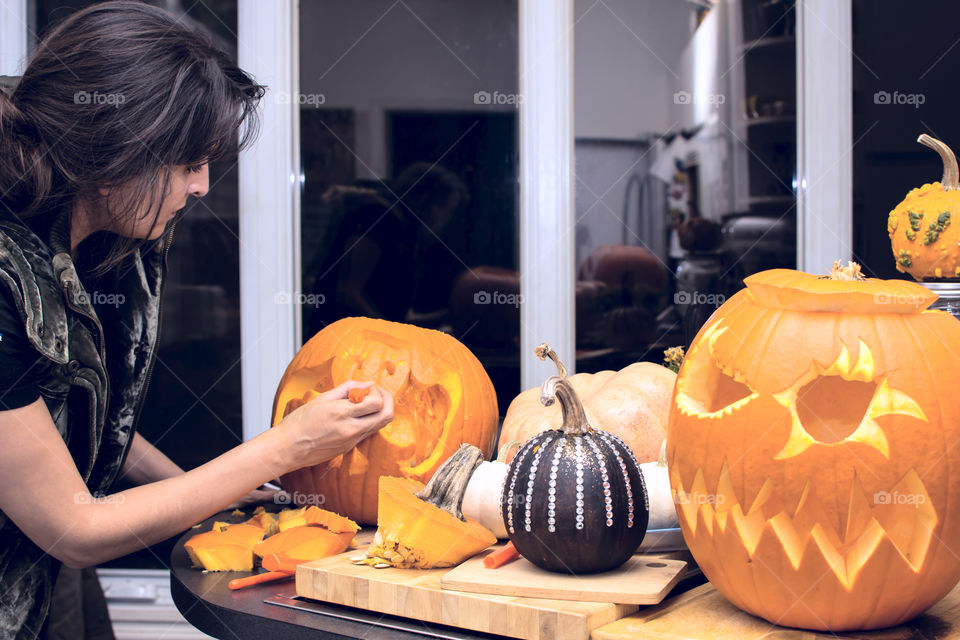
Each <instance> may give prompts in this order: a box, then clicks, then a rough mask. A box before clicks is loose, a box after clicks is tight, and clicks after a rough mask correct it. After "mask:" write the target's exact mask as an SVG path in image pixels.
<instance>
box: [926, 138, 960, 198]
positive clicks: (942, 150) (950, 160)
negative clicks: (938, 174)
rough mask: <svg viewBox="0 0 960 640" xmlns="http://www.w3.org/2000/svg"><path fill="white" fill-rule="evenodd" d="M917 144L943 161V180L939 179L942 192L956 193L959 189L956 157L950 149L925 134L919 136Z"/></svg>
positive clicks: (959, 172) (959, 178)
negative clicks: (934, 153) (928, 149)
mask: <svg viewBox="0 0 960 640" xmlns="http://www.w3.org/2000/svg"><path fill="white" fill-rule="evenodd" d="M917 142H919V143H920V144H922V145H925V146H927V147H930V148H931V149H933V150H934V151H936V152H937V153H939V154H940V159H941V160H943V178H941V179H940V184H941V186H943V190H944V191H956V190H957V189H960V170H958V168H957V157H956V156H955V155H953V151H951V150H950V147H948V146H947V145H945V144H944V143H943V142H941V141H939V140H937V139H936V138H934V137H931V136H928V135H927V134H925V133H922V134H920V137H919V138H917Z"/></svg>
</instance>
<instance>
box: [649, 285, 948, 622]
mask: <svg viewBox="0 0 960 640" xmlns="http://www.w3.org/2000/svg"><path fill="white" fill-rule="evenodd" d="M933 299H934V298H933V296H932V294H930V292H929V291H928V290H926V289H924V288H923V287H920V286H919V285H916V284H912V283H908V282H904V281H891V282H889V283H887V282H884V281H877V280H866V281H860V282H856V283H848V282H838V281H834V280H819V279H817V278H816V277H815V276H811V275H807V274H800V273H799V272H793V271H787V270H775V271H769V272H764V273H761V274H756V275H754V276H751V277H750V278H748V279H747V289H745V290H743V291H741V292H739V293H738V294H736V295H735V296H734V297H733V298H731V299H730V300H729V301H728V302H727V303H726V304H725V305H723V307H721V309H720V310H718V312H717V313H716V314H715V315H714V316H713V317H712V318H711V320H710V321H709V322H708V323H707V325H705V326H704V328H703V329H702V330H701V333H700V335H699V336H697V338H696V339H695V340H694V342H693V344H692V345H691V348H690V350H689V353H688V355H687V357H686V358H685V360H684V363H683V366H682V368H681V370H680V374H679V376H678V379H677V386H676V390H675V394H674V400H673V411H672V413H671V420H670V431H669V435H668V439H667V446H668V461H669V475H670V482H671V486H672V489H673V492H674V497H675V500H676V503H677V512H678V517H679V520H680V524H681V527H682V529H683V532H684V538H685V540H686V542H687V545H688V546H689V548H690V550H691V552H692V553H693V556H694V558H695V560H696V561H697V563H698V564H699V565H700V566H701V568H702V569H703V571H704V573H705V574H706V576H707V577H708V578H709V579H710V581H711V582H712V583H713V584H714V585H715V586H716V587H717V589H718V590H720V591H721V593H723V594H724V595H725V596H726V597H727V598H728V599H730V601H731V602H733V603H734V604H735V605H737V606H739V607H741V608H743V609H745V610H747V611H749V612H750V613H753V614H754V615H759V616H761V617H764V618H766V619H768V620H770V621H771V622H775V623H777V624H781V625H786V626H798V627H806V628H817V629H830V630H833V631H840V630H845V629H858V628H877V627H884V626H889V625H894V624H898V623H900V622H902V621H904V620H906V619H909V618H910V617H913V616H915V615H917V614H918V613H919V612H921V611H923V610H924V609H925V608H927V607H928V606H930V605H931V604H932V603H933V602H936V601H937V600H938V599H939V598H940V597H942V596H943V595H944V594H945V593H947V592H948V591H949V590H950V588H952V587H953V585H954V584H955V583H956V582H957V579H958V577H960V558H958V557H957V556H956V555H954V554H953V552H952V551H950V549H949V548H948V546H947V545H950V544H952V541H953V540H956V539H957V536H958V535H960V526H958V524H960V522H958V520H957V517H958V516H957V514H958V512H960V504H958V502H957V500H956V498H954V496H956V495H958V489H957V486H956V480H955V479H954V477H955V476H956V474H953V473H951V472H950V471H949V469H951V468H955V467H954V466H953V465H956V464H960V451H956V450H955V449H956V448H954V447H952V446H951V443H954V442H956V441H958V439H960V401H958V400H960V399H958V398H956V396H957V394H955V393H953V391H952V390H950V389H951V385H950V383H949V381H950V380H953V379H955V377H957V376H960V360H958V359H957V357H956V355H955V354H957V353H960V325H957V324H956V320H955V319H953V318H952V317H950V316H949V315H948V314H945V313H943V312H940V311H925V310H924V309H925V308H926V306H928V305H929V304H930V303H931V302H932V301H933ZM847 307H850V309H847ZM945 443H946V444H945Z"/></svg>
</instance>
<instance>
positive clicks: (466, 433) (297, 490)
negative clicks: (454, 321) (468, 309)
mask: <svg viewBox="0 0 960 640" xmlns="http://www.w3.org/2000/svg"><path fill="white" fill-rule="evenodd" d="M347 380H361V381H374V382H376V383H377V384H378V385H380V387H382V388H383V389H385V390H386V391H388V392H390V393H391V394H392V395H393V398H394V402H395V409H394V419H393V421H392V422H391V423H390V424H388V425H387V426H386V427H384V428H383V429H381V430H380V431H379V432H377V433H376V434H374V435H372V436H370V437H369V438H367V439H365V440H364V441H363V442H361V443H360V444H358V445H357V446H356V447H354V448H353V449H351V450H350V451H348V452H347V453H345V454H343V455H340V456H337V457H336V458H334V459H333V460H331V461H329V462H327V463H324V464H321V465H317V466H314V467H307V468H304V469H299V470H297V471H294V472H292V473H289V474H287V475H286V476H284V477H283V486H284V489H286V490H287V491H288V492H291V493H293V495H294V497H296V498H297V500H298V501H302V502H305V503H310V504H322V506H323V507H324V508H325V509H329V510H331V511H336V512H337V513H340V514H343V515H345V516H347V517H349V518H352V519H354V520H356V521H358V522H361V523H366V524H373V523H375V522H376V521H377V487H378V482H379V479H380V476H384V475H387V476H397V477H402V478H410V479H413V480H416V481H418V482H422V483H426V482H427V481H429V479H430V477H431V476H432V475H433V472H434V471H436V469H437V468H438V467H439V466H440V465H441V464H442V463H443V461H444V460H446V459H447V458H449V457H450V456H451V455H452V454H453V453H454V452H456V450H457V448H458V447H459V446H460V445H461V444H464V443H467V444H472V445H475V446H477V447H479V448H480V449H481V450H482V451H483V452H484V455H485V456H487V457H489V456H490V455H491V454H492V453H493V446H494V442H495V440H496V437H497V420H498V412H497V398H496V395H495V393H494V390H493V384H492V383H491V382H490V378H489V377H488V376H487V374H486V372H485V371H484V369H483V366H482V365H481V364H480V362H479V361H478V360H477V359H476V357H475V356H474V355H473V354H472V353H471V352H470V350H469V349H467V348H466V347H465V346H463V345H462V344H460V342H458V341H457V340H456V339H455V338H453V337H451V336H449V335H446V334H444V333H441V332H439V331H434V330H432V329H422V328H420V327H415V326H412V325H407V324H400V323H396V322H388V321H386V320H373V319H370V318H344V319H343V320H338V321H337V322H334V323H333V324H331V325H329V326H328V327H326V328H325V329H323V330H322V331H320V332H319V333H317V334H316V335H315V336H313V338H311V339H310V340H309V341H308V342H307V343H306V344H305V345H303V347H302V348H301V349H300V351H299V352H298V353H297V355H296V356H295V357H294V359H293V361H292V362H291V363H290V365H289V366H288V367H287V370H286V372H285V373H284V374H283V378H282V379H281V380H280V386H279V388H278V389H277V395H276V397H275V398H274V403H273V424H274V425H276V424H277V423H279V422H280V420H282V419H283V417H284V416H285V415H286V414H287V413H289V412H290V411H293V410H294V409H296V408H297V407H299V406H300V405H302V404H303V403H304V402H306V401H308V400H310V399H311V398H313V397H315V396H316V395H317V394H319V393H321V392H323V391H326V390H328V389H332V388H333V387H335V386H337V385H338V384H341V383H342V382H345V381H347Z"/></svg>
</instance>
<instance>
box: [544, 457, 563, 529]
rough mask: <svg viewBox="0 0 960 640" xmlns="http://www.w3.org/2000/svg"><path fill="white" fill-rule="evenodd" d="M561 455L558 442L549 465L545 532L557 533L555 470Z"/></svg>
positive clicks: (558, 465)
mask: <svg viewBox="0 0 960 640" xmlns="http://www.w3.org/2000/svg"><path fill="white" fill-rule="evenodd" d="M562 455H563V441H562V440H561V441H558V442H557V444H556V448H555V449H554V452H553V462H552V463H551V464H550V489H549V491H548V497H547V531H549V532H550V533H556V532H557V526H556V525H557V520H556V516H557V510H556V507H557V469H558V468H559V467H560V457H561V456H562Z"/></svg>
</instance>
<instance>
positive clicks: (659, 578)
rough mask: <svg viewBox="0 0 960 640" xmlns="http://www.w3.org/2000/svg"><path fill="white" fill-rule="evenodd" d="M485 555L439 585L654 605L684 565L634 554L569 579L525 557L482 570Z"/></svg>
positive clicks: (506, 593)
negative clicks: (617, 563)
mask: <svg viewBox="0 0 960 640" xmlns="http://www.w3.org/2000/svg"><path fill="white" fill-rule="evenodd" d="M484 555H486V554H482V555H479V556H477V557H475V558H471V559H470V560H467V561H466V562H464V563H463V564H461V565H460V566H458V567H455V568H454V569H451V570H450V571H448V572H447V573H446V574H445V575H444V576H443V577H442V578H441V579H440V586H441V587H442V588H444V589H453V590H456V591H470V592H473V593H490V594H495V595H507V596H525V597H528V598H554V599H556V600H579V601H586V602H617V603H621V604H658V603H659V602H660V601H661V600H663V598H664V597H665V596H666V595H667V594H668V593H670V590H671V589H672V588H673V587H674V586H675V585H676V584H677V582H678V581H679V580H680V576H682V575H683V572H684V570H685V569H686V567H687V563H686V562H681V561H679V560H662V559H660V558H656V557H652V556H645V555H636V556H633V557H632V558H630V559H629V560H627V562H626V563H624V564H623V566H621V567H620V568H618V569H614V570H613V571H606V572H604V573H598V574H594V575H580V576H570V575H564V574H561V573H554V572H552V571H545V570H543V569H541V568H540V567H538V566H536V565H534V564H533V563H531V562H530V561H528V560H525V559H523V558H520V559H519V560H515V561H514V562H511V563H509V564H506V565H504V566H502V567H500V568H499V569H487V568H486V567H484V566H483V557H484Z"/></svg>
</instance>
